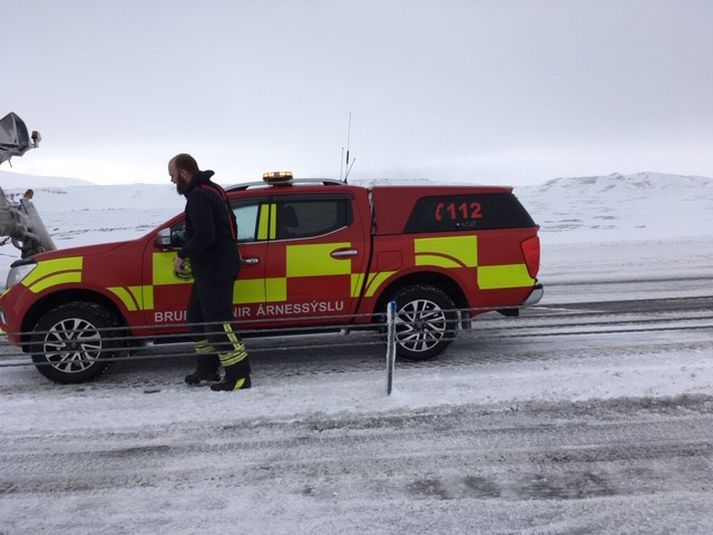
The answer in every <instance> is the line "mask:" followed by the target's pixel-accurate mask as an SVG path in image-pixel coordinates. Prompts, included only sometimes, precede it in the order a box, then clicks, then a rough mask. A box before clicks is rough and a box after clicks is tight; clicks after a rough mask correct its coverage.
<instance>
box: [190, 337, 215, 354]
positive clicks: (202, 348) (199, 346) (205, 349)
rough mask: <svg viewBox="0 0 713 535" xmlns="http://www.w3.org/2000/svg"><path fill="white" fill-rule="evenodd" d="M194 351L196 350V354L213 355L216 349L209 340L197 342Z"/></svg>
mask: <svg viewBox="0 0 713 535" xmlns="http://www.w3.org/2000/svg"><path fill="white" fill-rule="evenodd" d="M194 349H195V351H196V353H213V352H215V348H214V347H213V346H212V345H210V342H208V340H207V339H203V340H199V341H197V342H196V346H195V348H194Z"/></svg>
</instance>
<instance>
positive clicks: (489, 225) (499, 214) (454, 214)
mask: <svg viewBox="0 0 713 535" xmlns="http://www.w3.org/2000/svg"><path fill="white" fill-rule="evenodd" d="M534 226H535V222H534V221H533V220H532V218H531V217H530V214H528V213H527V211H526V210H525V208H523V206H522V205H521V204H520V201H518V200H517V197H515V195H513V194H511V193H483V194H472V195H438V196H434V197H423V198H421V199H419V200H418V202H417V203H416V205H415V206H414V208H413V211H412V212H411V216H410V217H409V220H408V222H407V223H406V228H405V230H404V232H407V233H409V232H410V233H418V232H452V231H459V230H460V231H468V230H485V229H498V228H521V227H534Z"/></svg>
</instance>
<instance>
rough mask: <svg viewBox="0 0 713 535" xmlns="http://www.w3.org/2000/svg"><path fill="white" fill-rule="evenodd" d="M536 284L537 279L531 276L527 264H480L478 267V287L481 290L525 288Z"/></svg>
mask: <svg viewBox="0 0 713 535" xmlns="http://www.w3.org/2000/svg"><path fill="white" fill-rule="evenodd" d="M534 284H535V279H533V278H532V277H530V274H529V273H528V271H527V266H526V265H525V264H504V265H500V266H480V267H479V268H478V287H479V288H480V289H481V290H500V289H503V288H525V287H528V286H533V285H534Z"/></svg>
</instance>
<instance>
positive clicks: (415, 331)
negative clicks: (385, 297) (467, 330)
mask: <svg viewBox="0 0 713 535" xmlns="http://www.w3.org/2000/svg"><path fill="white" fill-rule="evenodd" d="M390 300H394V301H396V354H397V355H398V356H399V357H400V358H404V359H408V360H427V359H431V358H433V357H435V356H437V355H438V354H440V353H442V352H443V351H444V350H445V349H446V348H447V347H448V346H449V345H450V343H451V342H452V341H453V339H454V338H455V336H456V332H457V328H458V313H457V312H456V311H455V310H454V309H455V305H454V303H453V300H452V299H451V298H450V296H449V295H448V294H447V293H446V292H444V291H443V290H441V289H439V288H436V287H435V286H428V285H422V284H417V285H414V286H407V287H406V288H402V289H401V290H398V291H397V292H395V293H394V295H393V296H392V297H391V299H390Z"/></svg>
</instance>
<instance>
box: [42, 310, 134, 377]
mask: <svg viewBox="0 0 713 535" xmlns="http://www.w3.org/2000/svg"><path fill="white" fill-rule="evenodd" d="M112 327H113V328H116V327H119V322H118V320H117V318H116V316H115V315H114V314H112V313H111V312H110V311H109V310H107V309H106V308H105V307H103V306H101V305H98V304H96V303H90V302H83V301H78V302H74V303H67V304H65V305H60V306H58V307H57V308H53V309H52V310H50V311H48V312H47V313H45V315H44V316H42V317H41V318H40V320H39V321H38V322H37V324H36V325H35V327H34V329H33V334H32V335H31V337H30V341H31V342H30V352H31V354H32V361H33V362H34V364H35V366H36V367H37V370H38V371H39V372H40V373H41V374H42V375H44V376H45V377H47V378H48V379H51V380H52V381H54V382H56V383H62V384H70V383H83V382H85V381H89V380H90V379H94V378H95V377H97V376H98V375H100V374H101V373H102V372H104V370H106V368H107V367H108V366H109V359H111V358H112V357H113V356H115V354H116V353H117V352H118V351H119V350H120V349H121V348H122V347H123V346H124V345H125V344H124V343H123V342H121V341H117V340H112V338H117V337H122V336H123V335H124V333H123V331H121V330H116V329H111V328H112ZM105 329H111V330H109V331H106V330H105Z"/></svg>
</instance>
